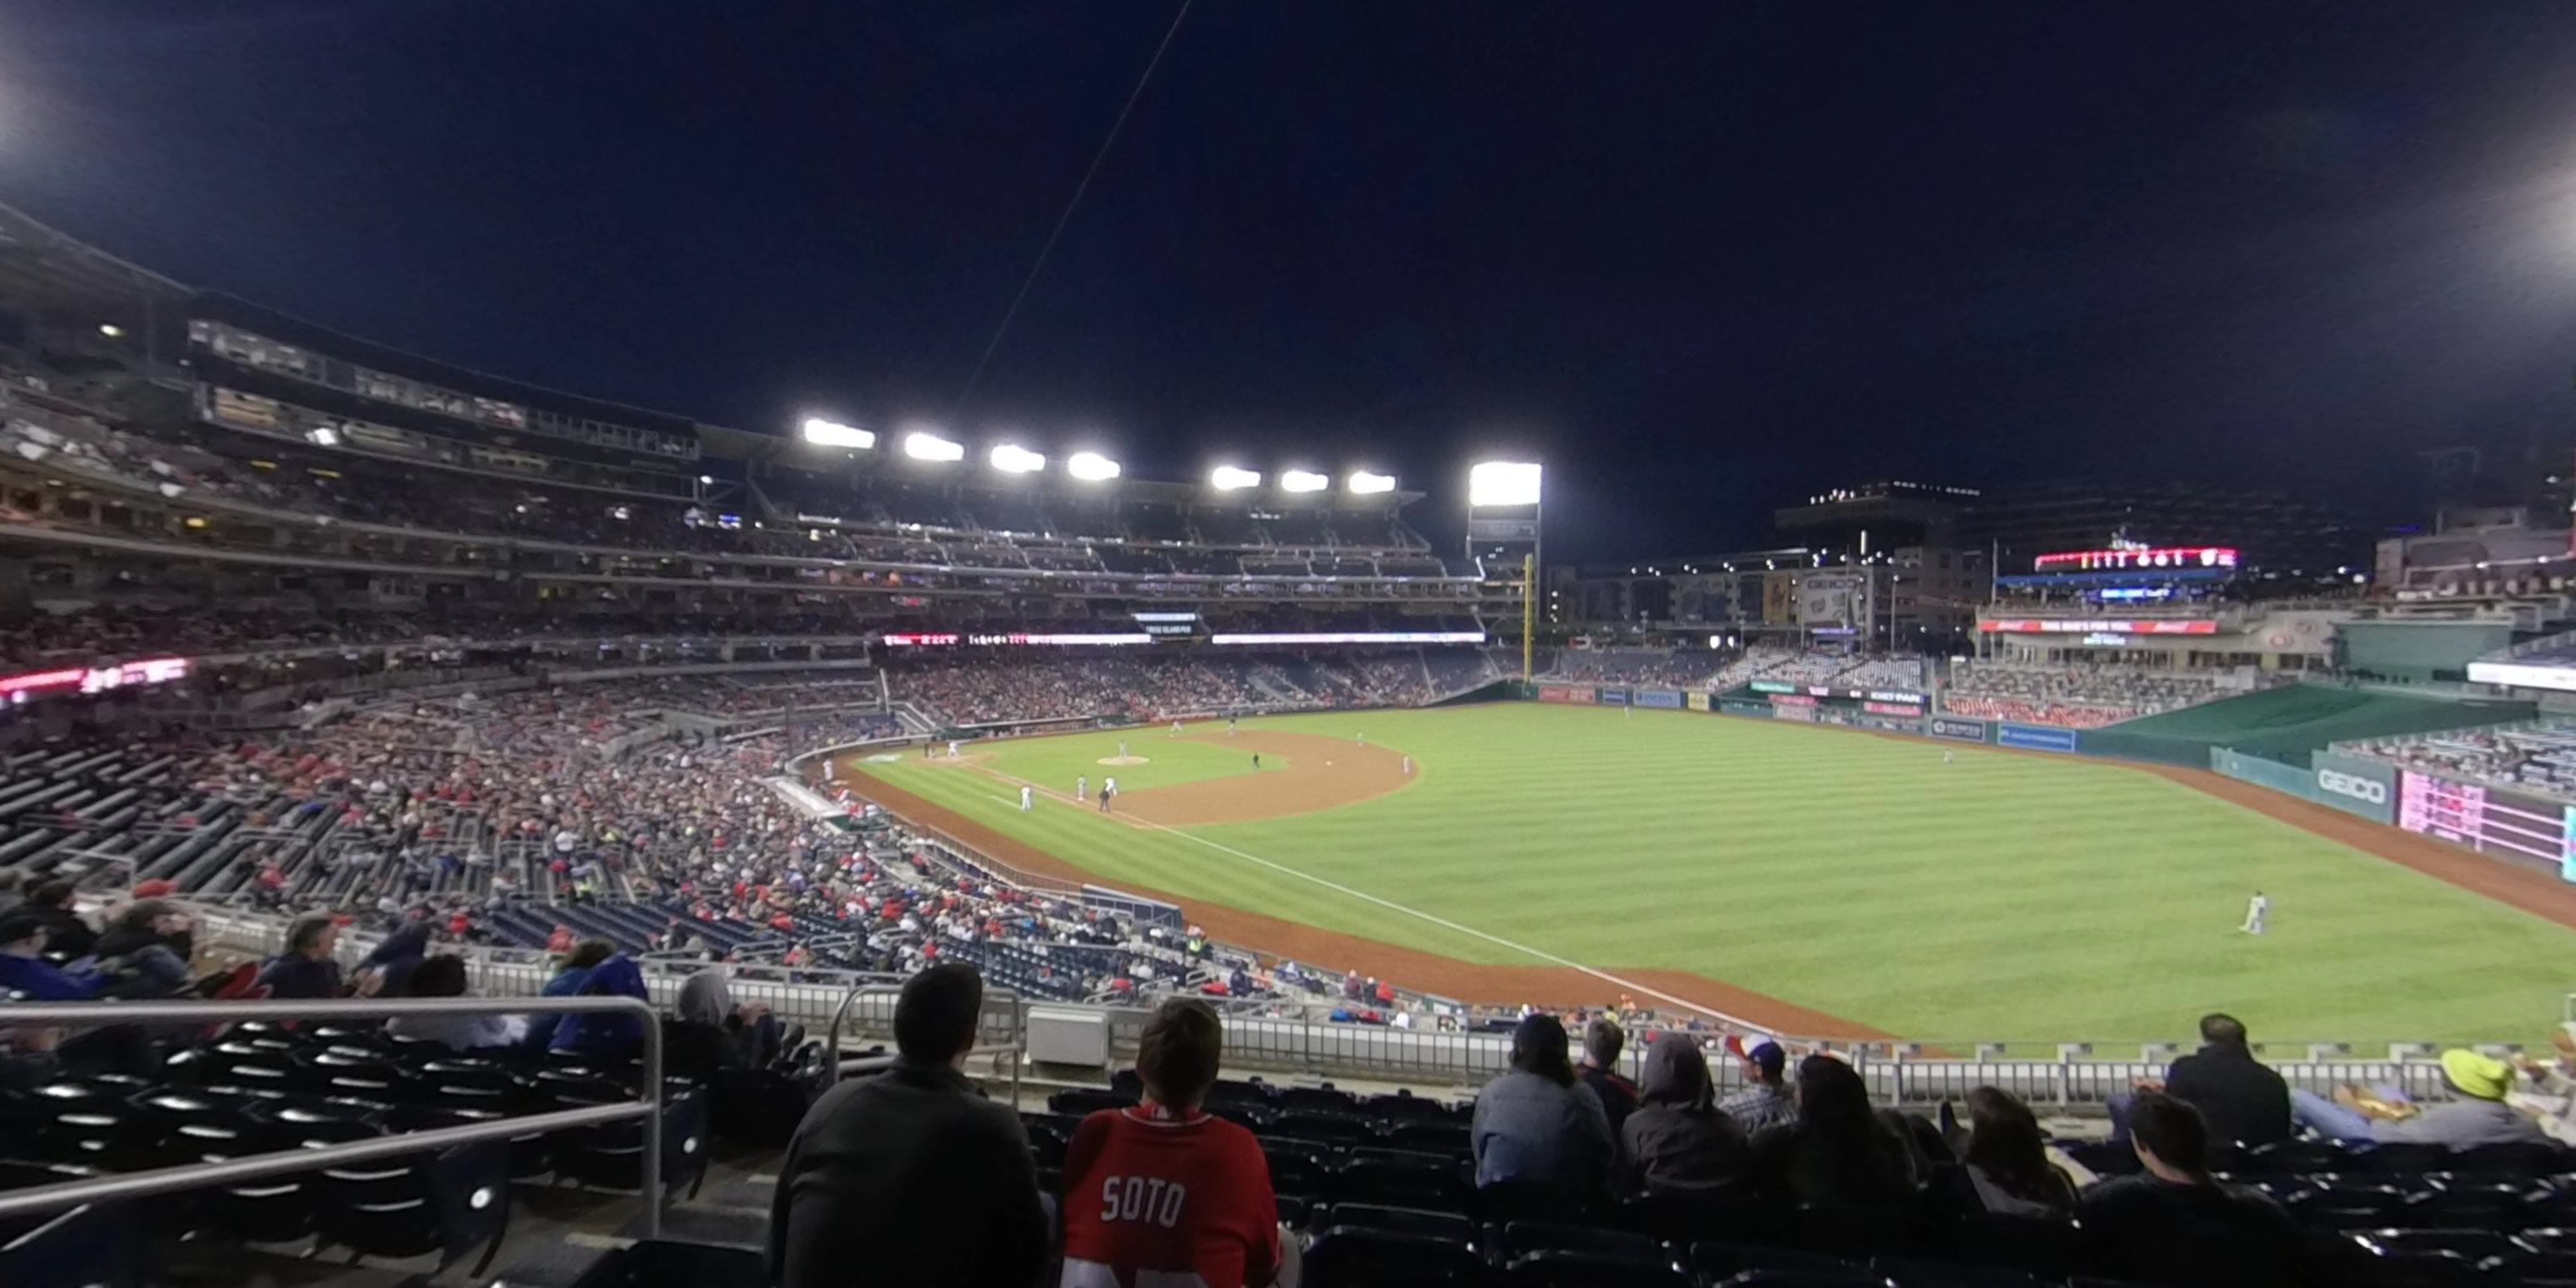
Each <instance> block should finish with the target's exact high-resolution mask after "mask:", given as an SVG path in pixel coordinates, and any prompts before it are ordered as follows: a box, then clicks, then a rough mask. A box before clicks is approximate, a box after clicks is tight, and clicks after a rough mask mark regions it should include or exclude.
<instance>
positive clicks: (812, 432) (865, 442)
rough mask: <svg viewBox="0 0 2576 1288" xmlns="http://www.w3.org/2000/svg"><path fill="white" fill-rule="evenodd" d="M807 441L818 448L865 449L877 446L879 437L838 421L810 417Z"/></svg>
mask: <svg viewBox="0 0 2576 1288" xmlns="http://www.w3.org/2000/svg"><path fill="white" fill-rule="evenodd" d="M805 441H806V442H809V443H812V444H814V445H815V446H817V447H856V448H861V449H865V448H870V447H874V446H876V445H877V436H876V435H875V434H873V433H870V432H868V431H867V430H864V429H861V428H859V427H858V426H856V425H844V424H842V423H841V422H839V421H837V420H825V419H823V418H822V417H820V416H808V417H806V418H805Z"/></svg>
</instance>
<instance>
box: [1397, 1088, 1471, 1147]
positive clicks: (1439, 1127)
mask: <svg viewBox="0 0 2576 1288" xmlns="http://www.w3.org/2000/svg"><path fill="white" fill-rule="evenodd" d="M1415 1103H1416V1104H1420V1103H1422V1102H1420V1101H1416V1102H1415ZM1386 1143H1387V1144H1388V1145H1390V1146H1392V1147H1394V1148H1396V1149H1419V1150H1426V1151H1432V1152H1436V1153H1442V1154H1466V1153H1468V1152H1470V1151H1471V1150H1472V1149H1473V1148H1474V1143H1473V1142H1472V1141H1471V1140H1470V1139H1469V1137H1468V1135H1467V1128H1466V1127H1465V1125H1463V1124H1460V1123H1450V1122H1399V1123H1395V1124H1394V1125H1392V1126H1390V1127H1389V1128H1388V1129H1387V1133H1386Z"/></svg>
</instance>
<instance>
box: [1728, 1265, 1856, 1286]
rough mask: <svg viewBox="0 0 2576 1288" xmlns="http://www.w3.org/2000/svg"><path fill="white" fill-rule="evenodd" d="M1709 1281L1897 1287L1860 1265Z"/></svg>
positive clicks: (1752, 1272) (1767, 1272)
mask: <svg viewBox="0 0 2576 1288" xmlns="http://www.w3.org/2000/svg"><path fill="white" fill-rule="evenodd" d="M1708 1282H1709V1285H1710V1288H1896V1285H1895V1281H1894V1280H1891V1279H1889V1278H1888V1277H1887V1276H1885V1275H1882V1274H1879V1273H1877V1272H1875V1271H1872V1270H1869V1269H1867V1268H1865V1267H1859V1266H1855V1267H1852V1268H1850V1269H1846V1270H1830V1269H1814V1270H1805V1269H1786V1268H1782V1269H1768V1268H1766V1269H1761V1270H1747V1271H1745V1272H1744V1273H1742V1274H1739V1275H1733V1276H1730V1277H1728V1278H1725V1279H1712V1280H1709V1281H1708Z"/></svg>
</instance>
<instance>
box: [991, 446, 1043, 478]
mask: <svg viewBox="0 0 2576 1288" xmlns="http://www.w3.org/2000/svg"><path fill="white" fill-rule="evenodd" d="M987 459H989V460H991V461H992V462H993V468H994V469H997V470H1000V471H1001V472H1003V473H1004V474H1035V473H1037V472H1038V471H1039V470H1042V469H1045V468H1046V455H1045V453H1043V452H1032V451H1030V450H1029V449H1027V448H1025V447H1022V446H1020V445H1019V444H1017V443H1003V444H1001V445H999V446H997V447H995V448H994V449H993V450H992V451H991V452H990V453H989V454H988V455H987Z"/></svg>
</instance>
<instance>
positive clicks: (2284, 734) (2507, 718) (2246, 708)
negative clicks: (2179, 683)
mask: <svg viewBox="0 0 2576 1288" xmlns="http://www.w3.org/2000/svg"><path fill="white" fill-rule="evenodd" d="M2533 713H2534V707H2533V706H2532V704H2531V703H2528V702H2517V701H2510V700H2498V699H2440V698H2416V697H2399V696H2396V695H2394V694H2389V693H2383V692H2375V691H2372V690H2369V689H2362V688H2351V687H2345V686H2342V685H2334V684H2289V685H2283V686H2281V687H2279V688H2272V689H2264V690H2261V691H2260V692H2256V693H2248V694H2245V695H2244V696H2242V697H2234V698H2224V699H2221V700H2219V701H2216V702H2205V703H2202V704H2200V705H2199V706H2194V707H2185V708H2183V709H2182V710H2179V711H2168V712H2165V713H2163V714H2162V715H2153V716H2145V717H2141V718H2139V719H2136V720H2126V721H2122V722H2121V723H2119V724H2115V725H2111V726H2108V727H2106V728H2101V729H2089V730H2086V731H2085V732H2084V734H2083V742H2082V748H2083V750H2084V751H2085V752H2086V753H2087V754H2089V755H2096V756H2118V757H2122V758H2125V759H2129V760H2153V761H2160V762H2162V763H2165V764H2171V765H2190V766H2192V767H2194V768H2205V767H2207V766H2208V765H2209V763H2210V756H2209V753H2210V750H2211V749H2212V748H2216V747H2224V748H2227V749H2228V750H2230V751H2234V752H2237V753H2238V754H2240V755H2247V756H2259V757H2262V758H2263V759H2266V760H2277V761H2280V762H2282V763H2284V764H2290V765H2297V766H2300V767H2302V768H2305V767H2306V766H2307V764H2308V753H2310V752H2312V751H2315V750H2317V749H2319V748H2322V747H2324V746H2326V745H2327V744H2329V743H2336V742H2344V741H2348V740H2351V739H2355V738H2382V737H2391V736H2398V735H2404V734H2418V733H2432V732H2435V731H2438V730H2443V729H2465V728H2473V727H2477V726H2482V725H2497V724H2510V723H2512V722H2514V721H2518V720H2528V719H2530V718H2531V717H2532V715H2533Z"/></svg>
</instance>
